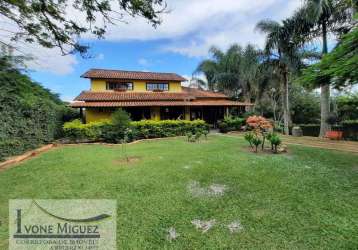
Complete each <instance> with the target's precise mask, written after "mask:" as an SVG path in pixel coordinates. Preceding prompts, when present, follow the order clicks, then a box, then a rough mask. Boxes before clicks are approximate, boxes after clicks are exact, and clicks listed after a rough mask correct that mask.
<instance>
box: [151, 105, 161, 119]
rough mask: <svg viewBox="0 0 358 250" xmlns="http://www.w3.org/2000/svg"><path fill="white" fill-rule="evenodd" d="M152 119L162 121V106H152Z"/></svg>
mask: <svg viewBox="0 0 358 250" xmlns="http://www.w3.org/2000/svg"><path fill="white" fill-rule="evenodd" d="M150 119H152V120H155V121H160V107H151V108H150Z"/></svg>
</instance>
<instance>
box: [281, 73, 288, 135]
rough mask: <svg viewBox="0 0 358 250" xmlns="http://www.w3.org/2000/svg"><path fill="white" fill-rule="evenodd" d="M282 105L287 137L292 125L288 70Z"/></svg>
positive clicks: (285, 76)
mask: <svg viewBox="0 0 358 250" xmlns="http://www.w3.org/2000/svg"><path fill="white" fill-rule="evenodd" d="M282 104H283V123H284V132H285V135H289V134H290V131H289V125H290V105H289V99H288V79H287V70H286V69H285V70H284V72H283V95H282Z"/></svg>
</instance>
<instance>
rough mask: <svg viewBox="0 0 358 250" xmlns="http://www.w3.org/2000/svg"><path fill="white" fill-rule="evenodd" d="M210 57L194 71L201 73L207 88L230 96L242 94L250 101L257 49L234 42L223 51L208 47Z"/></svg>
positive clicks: (256, 66) (253, 91)
mask: <svg viewBox="0 0 358 250" xmlns="http://www.w3.org/2000/svg"><path fill="white" fill-rule="evenodd" d="M210 53H211V55H212V59H207V60H204V61H202V62H201V63H200V64H199V65H198V67H197V69H196V70H195V72H194V73H203V74H204V75H205V77H206V79H207V85H208V88H209V89H211V90H218V91H223V92H225V93H227V94H229V95H230V96H232V97H235V98H238V97H239V96H241V95H242V96H243V98H244V100H245V101H248V102H251V99H252V97H253V96H254V95H255V84H256V79H257V77H256V74H257V69H258V66H259V51H258V50H257V49H256V48H255V47H254V46H253V45H248V46H247V47H246V48H245V49H243V48H242V47H241V46H239V45H237V44H234V45H232V46H230V47H229V49H228V50H227V51H225V52H223V51H221V50H220V49H218V48H216V47H212V48H211V49H210Z"/></svg>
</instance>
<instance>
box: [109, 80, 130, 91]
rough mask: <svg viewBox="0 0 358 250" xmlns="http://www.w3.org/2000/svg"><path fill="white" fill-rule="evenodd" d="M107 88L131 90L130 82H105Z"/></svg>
mask: <svg viewBox="0 0 358 250" xmlns="http://www.w3.org/2000/svg"><path fill="white" fill-rule="evenodd" d="M106 89H107V90H133V83H132V82H107V85H106Z"/></svg>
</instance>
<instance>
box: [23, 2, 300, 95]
mask: <svg viewBox="0 0 358 250" xmlns="http://www.w3.org/2000/svg"><path fill="white" fill-rule="evenodd" d="M301 3H302V1H301V0H167V4H168V7H167V10H169V11H168V13H165V14H163V15H162V24H161V25H160V26H158V27H157V28H156V29H155V28H153V27H152V26H151V25H149V24H148V23H147V22H146V21H145V20H144V19H143V18H132V17H125V21H126V22H125V23H119V24H118V25H115V26H110V27H109V28H108V33H107V34H106V37H105V39H104V40H96V39H93V38H91V37H84V38H83V40H82V41H83V42H85V43H87V44H88V45H90V47H91V49H90V54H91V56H92V57H91V58H89V59H84V58H81V57H80V56H79V55H68V56H61V55H60V53H59V51H58V50H57V49H44V48H42V47H40V46H36V45H31V46H28V47H26V52H27V53H32V54H33V56H34V58H35V59H34V60H33V61H32V62H30V63H29V65H28V67H29V70H28V74H29V75H30V76H31V77H32V79H34V80H35V81H37V82H39V83H41V84H42V85H43V86H45V87H46V88H49V89H50V90H51V91H53V92H55V93H59V94H60V97H61V98H62V100H64V101H71V100H72V99H73V98H74V97H76V96H77V95H78V94H79V93H80V92H81V91H82V90H88V89H89V87H90V83H89V80H88V79H83V78H81V77H80V76H81V74H83V73H84V72H86V71H87V70H88V69H90V68H104V69H122V70H139V71H155V72H174V73H178V74H180V75H182V76H184V77H190V76H191V75H192V73H193V71H194V70H195V68H196V67H197V65H198V63H199V62H200V61H201V60H203V59H205V58H207V57H208V56H209V55H208V50H209V48H210V47H211V46H217V47H219V48H220V49H226V48H228V46H230V45H231V44H233V43H239V44H241V45H242V46H245V45H246V44H248V43H252V44H255V45H257V46H258V47H262V46H263V44H264V40H265V36H264V35H263V34H260V33H259V32H258V31H255V25H256V23H257V22H258V21H260V20H262V19H268V18H270V19H273V20H276V21H280V20H282V19H284V18H286V17H289V16H290V15H291V14H292V13H293V12H294V10H295V9H297V8H298V7H299V6H300V5H301Z"/></svg>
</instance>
